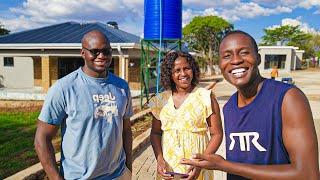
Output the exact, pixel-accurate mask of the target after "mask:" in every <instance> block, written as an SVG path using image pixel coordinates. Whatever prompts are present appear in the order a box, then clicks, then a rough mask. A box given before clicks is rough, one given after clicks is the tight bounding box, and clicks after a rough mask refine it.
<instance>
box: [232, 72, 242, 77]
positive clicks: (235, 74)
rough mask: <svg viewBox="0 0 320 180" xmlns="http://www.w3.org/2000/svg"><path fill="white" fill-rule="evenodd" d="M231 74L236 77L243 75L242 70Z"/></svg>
mask: <svg viewBox="0 0 320 180" xmlns="http://www.w3.org/2000/svg"><path fill="white" fill-rule="evenodd" d="M233 75H234V76H236V77H241V76H242V75H243V72H239V73H234V74H233Z"/></svg>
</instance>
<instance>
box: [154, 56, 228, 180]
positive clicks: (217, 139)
mask: <svg viewBox="0 0 320 180" xmlns="http://www.w3.org/2000/svg"><path fill="white" fill-rule="evenodd" d="M199 75H200V70H199V67H198V65H197V63H196V61H195V60H194V58H193V57H192V56H191V55H190V54H188V53H185V52H180V51H179V52H171V53H169V54H168V55H166V56H165V57H164V61H163V62H162V64H161V83H162V85H163V87H164V88H165V89H166V91H164V92H163V93H160V94H158V95H157V96H155V97H154V98H152V99H151V101H150V103H149V106H150V107H151V108H152V114H153V115H154V117H155V118H154V120H153V122H152V130H151V135H150V138H151V144H152V147H153V150H154V154H155V156H156V159H157V172H158V177H157V178H158V179H160V178H162V179H173V177H172V176H171V175H170V174H168V172H175V173H182V174H187V175H188V177H187V179H198V180H206V179H210V180H212V179H213V171H209V170H201V169H198V168H195V167H188V166H186V165H182V164H180V160H181V159H182V158H191V157H192V155H193V154H195V153H204V154H212V153H215V152H216V151H217V149H218V147H219V146H220V144H221V141H222V136H223V132H222V124H221V118H220V110H219V105H218V103H217V100H216V99H215V97H214V95H213V94H212V92H211V90H207V89H205V88H201V87H198V86H197V85H198V83H199ZM209 136H210V138H209ZM175 179H176V178H175Z"/></svg>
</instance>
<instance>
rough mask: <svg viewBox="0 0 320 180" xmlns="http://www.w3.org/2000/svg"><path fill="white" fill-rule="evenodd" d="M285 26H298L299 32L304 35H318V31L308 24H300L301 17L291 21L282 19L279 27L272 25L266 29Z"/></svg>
mask: <svg viewBox="0 0 320 180" xmlns="http://www.w3.org/2000/svg"><path fill="white" fill-rule="evenodd" d="M285 25H290V26H299V27H300V30H301V31H303V32H305V33H320V31H317V30H316V29H315V28H312V27H310V26H309V24H308V23H304V22H301V17H297V18H296V19H291V18H285V19H282V21H281V25H273V26H271V27H267V29H275V28H278V27H280V26H285Z"/></svg>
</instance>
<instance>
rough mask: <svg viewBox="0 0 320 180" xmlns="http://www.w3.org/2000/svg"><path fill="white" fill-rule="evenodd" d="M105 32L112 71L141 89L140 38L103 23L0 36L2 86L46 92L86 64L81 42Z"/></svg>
mask: <svg viewBox="0 0 320 180" xmlns="http://www.w3.org/2000/svg"><path fill="white" fill-rule="evenodd" d="M94 29H97V30H100V31H102V32H103V33H104V34H105V35H106V36H107V37H108V38H109V40H110V43H111V48H112V59H113V61H112V64H111V67H110V70H111V71H113V73H114V74H116V75H118V76H119V77H121V78H123V79H125V80H126V81H128V82H129V86H130V88H131V89H133V90H134V89H139V88H140V73H139V72H140V54H141V53H140V49H141V48H140V38H139V37H138V36H136V35H133V34H130V33H128V32H125V31H122V30H120V29H118V27H117V25H114V22H113V23H112V25H109V24H103V23H77V22H66V23H61V24H56V25H51V26H46V27H42V28H37V29H31V30H26V31H22V32H17V33H12V34H9V35H4V36H0V86H1V87H7V88H33V87H38V88H40V89H42V90H43V91H44V92H46V91H47V90H48V88H49V87H50V86H51V85H52V84H53V83H54V82H55V81H56V80H57V79H59V78H61V77H63V76H65V75H67V74H68V73H70V72H72V71H74V70H75V69H77V68H79V67H80V66H82V65H83V64H84V62H83V59H82V57H81V55H80V49H81V39H82V37H83V35H84V34H86V33H87V32H89V31H91V30H94Z"/></svg>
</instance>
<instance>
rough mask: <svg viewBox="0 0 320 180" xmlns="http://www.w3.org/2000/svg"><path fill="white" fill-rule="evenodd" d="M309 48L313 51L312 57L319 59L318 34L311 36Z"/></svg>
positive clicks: (319, 41)
mask: <svg viewBox="0 0 320 180" xmlns="http://www.w3.org/2000/svg"><path fill="white" fill-rule="evenodd" d="M309 46H310V48H312V49H313V50H314V56H317V57H318V58H320V33H314V34H311V40H310V41H309Z"/></svg>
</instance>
